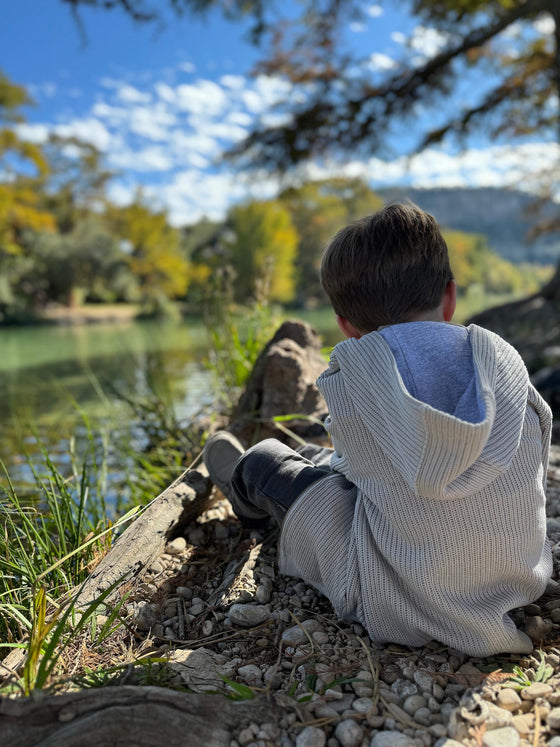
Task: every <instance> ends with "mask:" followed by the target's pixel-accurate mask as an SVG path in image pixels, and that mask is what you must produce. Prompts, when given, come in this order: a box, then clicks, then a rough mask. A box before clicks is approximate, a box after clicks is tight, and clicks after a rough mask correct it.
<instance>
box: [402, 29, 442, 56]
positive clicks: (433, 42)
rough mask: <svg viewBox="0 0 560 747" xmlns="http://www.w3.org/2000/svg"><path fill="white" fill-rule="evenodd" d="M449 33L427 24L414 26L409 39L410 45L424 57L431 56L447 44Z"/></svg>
mask: <svg viewBox="0 0 560 747" xmlns="http://www.w3.org/2000/svg"><path fill="white" fill-rule="evenodd" d="M450 39H451V35H450V34H447V33H444V32H442V31H438V30H437V29H434V28H428V27H427V26H416V28H415V29H414V31H413V32H412V35H411V37H410V40H409V44H410V47H411V48H412V49H413V50H414V51H415V52H418V53H419V54H420V55H421V56H422V57H423V58H424V59H426V58H428V57H433V56H434V55H436V54H437V53H438V52H441V50H442V49H444V47H446V46H447V44H448V43H449V40H450Z"/></svg>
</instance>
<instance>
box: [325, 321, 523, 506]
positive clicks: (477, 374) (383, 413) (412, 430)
mask: <svg viewBox="0 0 560 747" xmlns="http://www.w3.org/2000/svg"><path fill="white" fill-rule="evenodd" d="M414 324H415V323H410V325H399V326H402V327H409V328H410V329H412V327H413V325H414ZM419 324H425V323H422V322H421V323H419ZM431 324H434V323H431ZM435 324H436V325H437V324H443V323H435ZM462 329H464V328H462ZM465 341H466V344H467V345H468V346H469V347H470V351H471V355H472V366H470V371H471V378H472V381H468V382H466V386H465V388H464V391H465V392H466V391H467V390H468V391H470V395H468V396H470V398H471V399H472V398H473V396H474V400H473V401H474V403H475V407H474V410H473V406H472V404H471V406H470V407H468V408H466V410H465V407H464V397H465V396H467V395H465V394H464V393H463V394H462V393H461V391H462V390H463V387H461V391H460V392H459V395H458V397H457V402H456V403H455V405H453V404H452V406H451V407H450V406H449V403H447V405H446V407H445V409H439V408H438V407H434V406H432V404H429V403H428V402H425V401H422V399H417V398H416V397H415V396H413V394H411V391H414V387H411V381H413V380H414V370H411V371H407V372H406V375H405V378H407V379H408V388H407V386H406V385H405V383H404V381H403V376H402V375H401V372H400V371H399V367H398V365H397V361H396V360H395V355H394V354H393V352H392V350H391V347H390V345H389V344H388V342H387V341H386V340H385V339H384V336H383V334H382V333H380V332H371V333H369V334H367V335H364V336H363V337H361V338H360V339H359V340H356V339H348V340H345V341H344V342H341V343H339V344H338V345H336V346H335V348H334V350H333V353H332V355H331V361H330V365H329V368H328V369H327V371H325V372H324V373H323V374H321V376H320V377H319V379H318V381H317V384H318V386H319V389H320V390H321V391H322V392H323V395H324V396H325V399H326V400H327V403H328V405H329V409H330V413H331V414H330V425H329V424H328V423H327V427H328V428H329V430H330V431H331V435H332V437H333V445H334V446H335V449H336V451H337V452H338V455H339V456H342V457H343V458H344V453H347V454H351V453H359V454H360V459H361V464H362V465H364V464H365V465H366V467H365V469H366V472H367V470H368V469H369V470H370V471H371V475H370V477H372V478H374V479H375V476H376V464H375V452H376V450H377V449H378V448H381V449H382V451H383V453H384V454H385V456H386V457H387V459H388V460H389V461H390V462H391V464H392V465H393V467H394V468H395V469H396V470H397V471H398V473H400V475H401V476H402V478H403V479H404V480H405V482H406V483H407V485H408V486H409V487H410V488H411V490H413V491H414V492H415V493H416V494H417V495H420V496H422V497H425V498H438V499H444V500H450V499H455V498H460V497H462V496H465V495H469V494H471V493H472V492H476V491H479V490H482V489H483V488H484V487H485V486H486V485H487V484H488V483H490V482H491V481H492V480H494V479H496V478H497V477H498V476H499V475H500V474H501V473H502V472H503V471H504V470H506V469H507V468H508V467H509V465H510V464H511V462H512V460H513V458H514V456H515V454H516V452H517V449H518V445H519V441H520V438H521V432H522V428H523V422H524V418H525V410H526V404H527V393H528V386H529V377H528V374H527V370H526V368H525V365H524V363H523V361H522V360H521V358H520V356H519V354H518V353H517V352H516V351H515V350H514V349H513V348H512V347H511V346H510V345H509V344H508V343H506V342H505V341H504V340H502V339H501V338H500V337H498V336H497V335H495V334H493V333H492V332H489V331H488V330H485V329H483V328H481V327H477V326H476V325H471V326H469V327H467V328H466V336H465ZM405 349H406V345H403V346H402V347H401V350H405ZM403 355H404V356H405V358H406V353H403ZM401 357H402V356H401ZM446 363H447V362H446V357H445V353H444V352H443V351H442V357H441V361H440V365H439V366H437V365H436V364H437V359H434V357H433V356H432V358H431V361H430V366H431V367H433V371H432V372H431V375H432V376H433V377H434V381H436V382H437V381H438V379H443V378H444V377H445V376H446V375H447V376H449V375H453V373H452V371H451V373H450V367H449V365H447V364H446ZM400 365H401V369H402V368H403V361H402V359H401V360H400ZM414 365H418V362H417V361H416V362H415V363H414ZM423 375H425V370H424V372H423ZM464 383H465V382H464ZM409 388H410V389H411V391H409ZM436 388H437V387H436ZM433 389H434V387H432V391H433ZM473 393H474V394H473ZM432 399H433V398H432ZM465 412H468V413H469V414H468V416H465ZM358 421H359V423H358ZM364 433H366V434H367V435H366V437H365V438H364ZM369 457H371V458H369ZM348 476H349V479H353V478H352V476H351V475H348ZM365 477H366V478H367V475H365ZM359 482H360V480H359V479H356V484H357V485H358V486H359Z"/></svg>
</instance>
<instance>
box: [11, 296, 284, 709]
mask: <svg viewBox="0 0 560 747" xmlns="http://www.w3.org/2000/svg"><path fill="white" fill-rule="evenodd" d="M241 320H242V322H243V323H241ZM271 325H272V316H271V313H270V312H269V310H268V309H267V308H264V307H261V306H258V305H257V306H256V307H253V308H252V309H250V310H242V309H238V308H234V307H231V308H230V307H228V308H225V309H222V310H221V311H220V316H219V318H216V317H215V316H214V317H213V324H212V327H211V328H209V335H210V341H211V345H210V354H209V366H210V367H211V369H212V370H213V373H214V375H215V377H216V378H221V379H222V389H221V392H222V397H223V398H225V399H229V398H230V397H233V396H234V392H235V391H237V390H238V389H239V388H240V387H241V386H242V385H243V383H244V381H245V379H246V378H247V376H248V374H249V373H250V371H251V369H252V366H253V363H254V361H255V360H256V357H257V356H258V354H259V352H260V350H261V349H262V346H263V344H264V342H265V341H266V339H267V338H268V336H269V334H270V327H271ZM101 394H102V393H101ZM225 394H227V397H225ZM168 395H169V392H167V393H165V392H156V391H155V390H153V391H150V392H148V393H147V394H146V395H145V396H143V397H142V398H141V399H130V398H126V397H122V398H123V399H124V400H126V403H127V404H128V406H129V407H130V409H131V411H132V413H133V419H134V422H135V423H136V424H137V427H136V434H135V437H136V440H137V441H140V442H142V448H141V449H140V450H138V449H135V448H134V447H133V446H131V443H130V437H128V438H127V436H126V435H124V436H121V437H119V435H118V433H119V429H117V428H116V427H115V429H114V430H113V431H112V434H111V435H112V438H111V441H109V437H108V434H107V433H105V435H102V436H101V437H100V436H99V434H97V433H94V432H93V429H92V427H91V425H90V423H89V422H88V421H87V418H86V416H85V415H83V414H82V417H83V420H84V424H85V426H86V433H87V438H86V442H85V443H86V446H85V451H84V452H83V453H82V455H81V457H78V456H77V454H76V453H75V445H74V443H73V442H72V441H71V442H70V454H69V458H70V474H69V475H63V474H62V473H61V472H60V471H59V469H58V468H57V466H56V465H55V464H54V463H53V461H52V460H51V459H50V458H49V455H48V453H46V451H45V450H43V451H42V458H41V463H40V464H38V463H37V462H35V461H33V460H32V459H31V458H29V459H28V463H29V466H30V468H31V472H32V476H33V488H32V490H31V491H29V492H28V493H27V492H26V498H25V500H24V499H22V498H21V497H20V495H18V492H17V490H16V489H15V487H14V485H13V484H12V482H11V480H10V476H9V474H8V471H7V469H6V468H5V467H4V465H2V464H1V463H0V465H1V469H2V470H3V472H4V476H5V480H6V487H4V488H0V641H1V643H0V658H3V657H4V656H5V654H6V653H7V652H8V650H9V649H14V648H22V649H24V650H25V662H24V666H23V671H22V673H21V674H20V675H16V676H12V677H8V678H7V680H5V684H4V687H3V688H0V691H3V692H11V691H13V689H14V688H15V689H16V690H17V691H19V692H22V693H23V694H26V695H29V694H30V693H31V692H33V691H34V690H41V689H46V688H49V687H53V686H55V685H56V683H57V682H60V681H61V677H62V676H63V675H64V673H65V661H67V660H70V659H72V658H76V657H77V658H78V659H80V660H81V659H82V658H83V656H82V654H83V651H84V649H85V648H89V651H90V653H91V652H92V651H97V656H95V655H93V659H94V660H96V661H103V662H104V666H103V667H102V669H101V671H99V670H94V669H90V670H89V671H90V679H91V681H92V682H101V683H102V682H106V681H111V679H112V678H111V676H109V674H108V675H107V677H106V676H105V675H104V674H103V672H104V671H105V672H109V673H110V670H112V667H111V666H110V665H109V666H107V662H106V660H105V659H104V657H103V655H102V650H103V647H104V645H105V644H106V642H107V640H108V639H109V638H110V637H111V635H112V634H113V633H114V632H115V631H116V630H117V629H118V628H120V627H121V621H120V614H119V613H120V608H121V606H122V604H123V603H124V601H125V600H124V598H121V601H120V602H119V603H118V604H117V605H116V606H114V607H113V608H112V609H110V608H106V606H105V600H106V598H107V596H108V595H109V594H110V592H111V591H112V589H113V587H111V588H110V589H107V590H105V591H104V592H103V594H101V595H100V596H99V597H98V598H97V599H95V600H93V601H92V602H91V603H90V604H88V605H87V606H85V607H84V608H81V607H80V608H79V609H78V608H76V602H75V600H76V597H77V595H78V594H79V589H80V586H81V584H83V582H84V581H85V580H86V579H87V578H88V576H89V575H90V573H91V571H92V570H93V568H94V567H95V565H96V564H97V563H98V562H99V561H100V559H101V558H102V557H103V556H104V555H105V554H106V552H107V551H108V550H109V549H110V546H111V540H112V536H113V535H114V533H115V531H118V529H119V527H120V526H121V524H123V523H125V522H126V521H128V520H129V519H130V518H132V516H133V515H134V514H135V513H136V512H137V510H138V509H137V508H133V509H132V510H131V511H129V513H128V514H126V515H125V516H124V517H123V518H122V519H120V520H118V521H117V522H116V523H114V524H113V522H112V519H111V518H110V517H109V514H108V510H107V506H106V505H105V500H104V496H105V493H106V490H107V479H106V478H107V471H108V464H109V461H110V457H113V458H114V452H115V449H117V450H119V453H120V458H121V462H122V463H126V465H127V472H128V476H127V477H126V486H127V488H128V491H129V499H128V503H126V502H123V503H122V505H121V506H120V507H119V509H120V510H121V511H122V510H126V508H127V507H128V506H129V505H130V501H131V500H132V502H133V503H134V504H135V505H138V504H145V503H147V502H148V501H149V500H151V499H153V497H154V495H157V494H158V493H159V492H160V491H161V489H162V488H164V487H165V486H166V485H168V484H170V483H171V482H172V481H173V480H174V479H175V478H176V477H177V476H178V475H179V474H180V473H181V472H182V471H183V470H184V468H185V466H186V463H189V462H191V461H192V459H193V458H194V456H195V455H196V454H197V452H198V451H200V445H201V441H202V440H203V439H204V431H203V430H201V429H200V428H199V427H196V426H193V427H192V428H190V429H189V428H188V427H185V425H184V424H181V423H180V422H179V421H178V419H177V417H176V414H175V412H174V409H173V407H172V398H171V397H170V396H168ZM76 407H77V406H76ZM78 409H79V408H78ZM138 431H141V434H142V435H141V436H139V433H138ZM120 432H121V433H122V430H121V431H120ZM35 438H36V439H37V440H38V436H35ZM109 444H110V446H111V450H112V451H111V453H110V449H109ZM117 584H118V582H117ZM114 586H116V584H115V585H114ZM78 649H79V650H78ZM90 658H91V657H90ZM111 663H113V664H114V662H110V663H109V664H111ZM86 669H87V667H83V668H82V671H84V672H85V671H86ZM117 669H118V667H117ZM115 673H116V670H115Z"/></svg>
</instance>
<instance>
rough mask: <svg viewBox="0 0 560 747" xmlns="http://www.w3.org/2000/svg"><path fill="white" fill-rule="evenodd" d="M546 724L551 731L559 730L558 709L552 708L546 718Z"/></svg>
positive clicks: (559, 717) (559, 711) (559, 710)
mask: <svg viewBox="0 0 560 747" xmlns="http://www.w3.org/2000/svg"><path fill="white" fill-rule="evenodd" d="M546 723H547V724H548V726H550V728H551V729H556V730H560V708H553V709H552V710H551V711H550V713H549V714H548V716H547V717H546Z"/></svg>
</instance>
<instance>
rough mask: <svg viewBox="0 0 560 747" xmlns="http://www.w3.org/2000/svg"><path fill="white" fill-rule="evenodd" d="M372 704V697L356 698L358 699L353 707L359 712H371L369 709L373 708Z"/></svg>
mask: <svg viewBox="0 0 560 747" xmlns="http://www.w3.org/2000/svg"><path fill="white" fill-rule="evenodd" d="M372 706H373V700H372V699H371V698H356V700H355V701H354V702H353V703H352V708H353V709H354V710H355V711H356V712H357V713H369V711H370V710H372ZM376 711H377V709H376Z"/></svg>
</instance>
